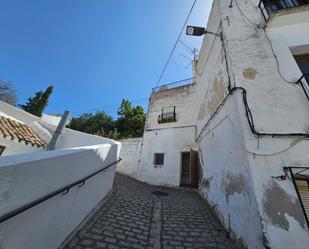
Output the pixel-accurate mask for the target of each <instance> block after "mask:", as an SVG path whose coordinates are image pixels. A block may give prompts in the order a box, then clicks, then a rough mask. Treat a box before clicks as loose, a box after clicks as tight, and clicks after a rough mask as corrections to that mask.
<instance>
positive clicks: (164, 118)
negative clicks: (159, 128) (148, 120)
mask: <svg viewBox="0 0 309 249" xmlns="http://www.w3.org/2000/svg"><path fill="white" fill-rule="evenodd" d="M171 122H176V111H175V107H174V111H172V112H165V113H164V112H163V111H162V113H161V114H160V115H159V116H158V123H159V124H162V123H171Z"/></svg>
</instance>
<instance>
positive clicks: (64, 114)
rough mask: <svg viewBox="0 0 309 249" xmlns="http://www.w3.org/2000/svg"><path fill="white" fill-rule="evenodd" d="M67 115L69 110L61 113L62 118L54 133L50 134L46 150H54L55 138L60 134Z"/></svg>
mask: <svg viewBox="0 0 309 249" xmlns="http://www.w3.org/2000/svg"><path fill="white" fill-rule="evenodd" d="M69 115H70V112H69V111H65V112H64V113H63V115H62V118H61V120H60V122H59V124H58V126H57V128H56V130H55V132H54V135H53V136H52V138H51V140H50V142H49V145H48V147H47V150H54V149H55V146H56V143H57V140H58V138H59V136H60V135H61V133H62V130H63V128H64V126H65V124H66V122H67V120H68V118H69Z"/></svg>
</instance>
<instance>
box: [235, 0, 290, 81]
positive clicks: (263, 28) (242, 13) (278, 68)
mask: <svg viewBox="0 0 309 249" xmlns="http://www.w3.org/2000/svg"><path fill="white" fill-rule="evenodd" d="M234 1H235V3H236V6H237V9H238V10H239V12H240V14H241V15H242V16H243V17H244V18H245V19H246V20H247V21H248V22H249V23H251V24H252V25H254V26H256V27H257V28H258V29H260V30H263V31H264V34H265V37H266V39H267V41H268V43H269V45H270V48H271V52H272V54H273V56H274V58H275V61H276V64H277V71H278V73H279V76H280V77H281V78H282V79H283V80H284V81H285V82H286V83H289V84H295V83H296V82H293V81H289V80H287V79H286V78H285V77H284V76H283V74H282V72H281V70H280V63H279V60H278V57H277V55H276V53H275V50H274V48H273V45H272V43H271V40H270V39H269V37H268V35H267V33H266V30H265V28H266V26H264V27H263V26H261V24H257V23H255V22H253V21H252V20H251V19H250V18H249V17H248V16H247V15H245V14H244V12H243V11H242V9H241V8H240V6H239V4H238V2H237V0H234ZM261 18H263V16H262V14H261Z"/></svg>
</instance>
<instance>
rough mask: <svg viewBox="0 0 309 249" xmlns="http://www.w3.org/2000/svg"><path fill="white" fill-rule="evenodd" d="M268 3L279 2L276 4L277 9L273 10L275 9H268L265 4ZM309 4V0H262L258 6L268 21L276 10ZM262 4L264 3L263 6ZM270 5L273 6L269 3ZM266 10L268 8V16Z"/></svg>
mask: <svg viewBox="0 0 309 249" xmlns="http://www.w3.org/2000/svg"><path fill="white" fill-rule="evenodd" d="M267 3H273V4H276V3H278V4H277V5H276V9H274V10H273V9H268V8H267V7H265V4H267ZM279 3H280V5H279ZM308 4H309V0H301V1H297V2H295V1H293V0H291V1H285V0H282V1H278V0H260V2H259V5H258V7H259V8H260V10H261V12H262V15H263V17H264V19H265V21H267V19H268V17H269V15H270V14H271V13H272V12H274V11H277V10H283V9H291V8H295V7H298V6H303V5H308ZM262 5H263V7H262ZM269 6H271V5H270V4H269ZM264 10H266V12H267V15H268V17H266V15H265V13H264Z"/></svg>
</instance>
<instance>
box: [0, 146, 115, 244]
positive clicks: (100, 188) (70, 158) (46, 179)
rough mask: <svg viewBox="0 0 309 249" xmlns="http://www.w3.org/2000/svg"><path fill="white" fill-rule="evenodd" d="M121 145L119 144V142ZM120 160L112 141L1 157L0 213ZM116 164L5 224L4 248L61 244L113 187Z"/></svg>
mask: <svg viewBox="0 0 309 249" xmlns="http://www.w3.org/2000/svg"><path fill="white" fill-rule="evenodd" d="M116 149H117V148H116ZM116 160H117V153H115V148H113V146H111V145H110V144H105V145H99V146H92V147H87V148H77V149H70V150H60V151H48V152H39V153H33V154H25V155H19V156H7V157H1V158H0V185H1V187H0V216H1V215H3V214H5V213H7V212H9V211H12V210H14V209H16V208H19V207H21V206H22V205H24V204H27V203H29V202H31V201H34V200H36V199H38V198H40V197H42V196H44V195H46V194H49V193H51V192H53V191H55V190H57V189H59V188H61V187H64V186H66V185H68V184H70V183H73V182H75V181H77V180H80V179H81V178H83V177H85V176H87V175H89V174H91V173H93V172H95V171H96V170H98V169H101V168H103V167H104V166H107V165H108V164H110V163H112V162H114V161H116ZM115 167H116V166H113V167H111V168H109V169H108V170H107V171H104V172H101V173H100V174H98V175H97V176H95V177H93V178H91V179H89V180H87V181H86V182H85V185H83V186H81V187H78V186H75V187H73V188H71V189H70V191H69V192H68V193H67V194H65V195H62V194H59V195H57V196H55V197H53V198H51V199H48V200H47V201H45V202H43V203H41V204H39V205H38V206H36V207H33V208H31V209H29V210H28V211H26V212H24V213H22V214H19V215H17V216H15V217H14V218H11V219H10V220H7V221H5V222H3V223H1V224H0V247H1V248H2V249H24V248H32V249H41V248H47V249H48V248H50V249H55V248H58V246H59V245H60V243H61V242H62V241H63V240H64V239H65V238H66V237H67V236H68V235H69V234H70V233H71V232H72V230H74V228H75V227H76V226H77V225H78V224H79V223H80V222H81V221H82V220H83V219H84V218H85V216H86V215H87V214H88V213H89V212H90V211H91V210H92V209H93V208H94V207H95V206H96V205H97V204H98V203H99V202H100V201H101V200H102V199H103V198H104V197H105V196H106V194H107V193H108V192H109V191H110V189H111V187H112V182H113V178H114V173H115Z"/></svg>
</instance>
